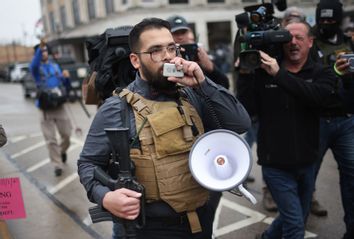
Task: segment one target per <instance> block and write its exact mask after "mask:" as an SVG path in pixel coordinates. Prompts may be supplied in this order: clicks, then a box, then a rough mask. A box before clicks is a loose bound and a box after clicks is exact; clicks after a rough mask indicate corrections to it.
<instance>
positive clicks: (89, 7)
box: [87, 0, 96, 19]
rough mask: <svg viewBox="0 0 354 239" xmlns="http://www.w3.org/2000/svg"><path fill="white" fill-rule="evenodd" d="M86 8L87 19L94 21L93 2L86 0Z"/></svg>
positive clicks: (93, 0)
mask: <svg viewBox="0 0 354 239" xmlns="http://www.w3.org/2000/svg"><path fill="white" fill-rule="evenodd" d="M87 8H88V16H89V19H94V18H95V17H96V13H95V0H88V1H87Z"/></svg>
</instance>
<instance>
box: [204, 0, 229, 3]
mask: <svg viewBox="0 0 354 239" xmlns="http://www.w3.org/2000/svg"><path fill="white" fill-rule="evenodd" d="M224 2H225V0H208V3H224Z"/></svg>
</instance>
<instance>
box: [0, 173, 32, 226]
mask: <svg viewBox="0 0 354 239" xmlns="http://www.w3.org/2000/svg"><path fill="white" fill-rule="evenodd" d="M25 217H26V212H25V207H24V204H23V199H22V192H21V185H20V179H19V178H0V219H2V220H8V219H17V218H25Z"/></svg>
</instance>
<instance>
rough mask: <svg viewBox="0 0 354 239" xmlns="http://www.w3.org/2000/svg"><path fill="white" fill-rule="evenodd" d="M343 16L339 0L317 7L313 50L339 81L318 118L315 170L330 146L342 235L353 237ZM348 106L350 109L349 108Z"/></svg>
mask: <svg viewBox="0 0 354 239" xmlns="http://www.w3.org/2000/svg"><path fill="white" fill-rule="evenodd" d="M342 19H343V6H342V3H340V2H339V1H338V0H321V1H320V2H319V3H318V5H317V8H316V26H315V30H314V31H315V34H316V41H315V44H314V45H315V51H314V52H315V53H317V54H318V55H317V57H318V58H319V60H320V62H321V63H323V64H324V65H326V66H329V67H330V68H332V69H334V70H335V71H336V73H337V75H338V77H339V78H338V79H340V81H338V80H337V81H336V83H337V85H336V91H337V92H336V93H338V94H333V98H334V99H335V98H336V97H337V96H338V95H339V96H341V97H342V99H341V100H337V101H336V103H334V104H331V105H330V106H331V107H328V108H327V109H326V110H324V111H323V112H322V114H321V116H322V118H321V120H320V153H319V160H318V163H317V168H316V170H317V172H316V175H317V173H318V171H319V169H320V166H321V163H322V160H323V157H324V155H325V154H326V152H327V150H328V149H331V151H332V153H333V155H334V158H335V160H336V162H337V164H338V169H339V177H340V190H341V197H342V203H343V209H344V222H345V224H346V232H345V235H344V237H343V238H344V239H349V238H350V239H352V238H354V116H353V115H352V113H353V105H351V103H353V101H354V99H353V97H354V96H353V95H352V93H353V91H354V90H353V88H354V86H353V85H354V83H353V82H354V74H353V73H352V72H349V67H348V66H349V64H348V61H347V60H346V59H342V58H341V57H340V55H341V54H343V53H352V52H353V51H354V46H353V42H352V41H351V38H350V37H347V36H345V35H344V34H343V31H342V30H341V28H340V26H341V23H342ZM350 107H351V109H350Z"/></svg>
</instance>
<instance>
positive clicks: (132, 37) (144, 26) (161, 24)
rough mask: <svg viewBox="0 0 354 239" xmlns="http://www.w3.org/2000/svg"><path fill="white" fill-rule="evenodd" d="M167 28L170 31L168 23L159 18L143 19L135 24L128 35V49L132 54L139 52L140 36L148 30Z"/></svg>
mask: <svg viewBox="0 0 354 239" xmlns="http://www.w3.org/2000/svg"><path fill="white" fill-rule="evenodd" d="M161 28H167V29H168V30H169V31H170V30H171V27H170V24H169V23H168V21H165V20H163V19H160V18H144V19H143V20H142V21H141V22H139V23H138V24H136V25H135V26H134V27H133V29H132V30H131V32H130V34H129V47H130V49H131V51H132V52H137V51H139V50H140V42H139V40H140V35H141V34H142V33H143V32H144V31H146V30H149V29H161Z"/></svg>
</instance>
